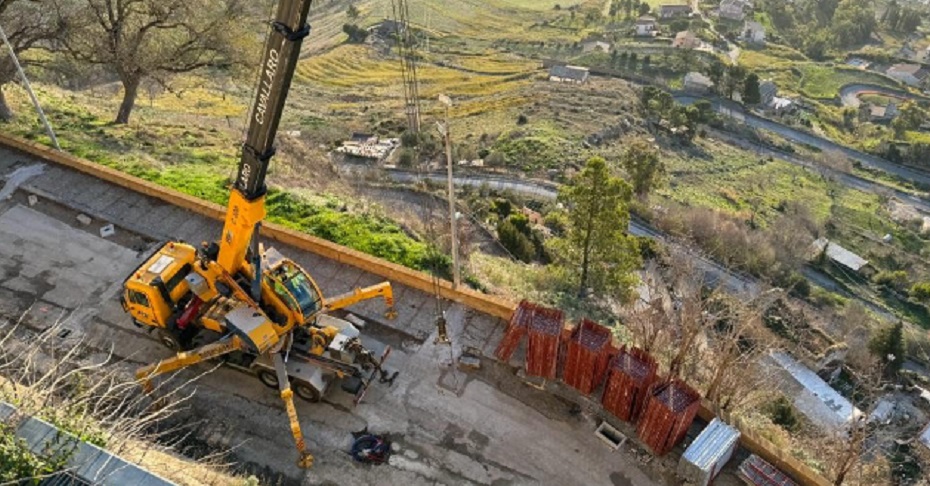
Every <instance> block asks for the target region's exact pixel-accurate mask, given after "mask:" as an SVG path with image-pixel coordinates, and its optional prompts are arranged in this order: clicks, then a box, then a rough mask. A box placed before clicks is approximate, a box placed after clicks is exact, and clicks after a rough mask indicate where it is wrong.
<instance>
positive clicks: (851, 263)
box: [813, 238, 869, 272]
mask: <svg viewBox="0 0 930 486" xmlns="http://www.w3.org/2000/svg"><path fill="white" fill-rule="evenodd" d="M813 246H814V248H815V249H816V250H817V251H818V252H820V251H824V249H826V251H827V258H829V259H830V260H833V261H835V262H837V263H839V264H841V265H843V266H844V267H846V268H848V269H850V270H853V271H855V272H858V271H859V270H861V269H862V267H864V266H866V265H868V264H869V261H868V260H866V259H864V258H862V257H860V256H859V255H856V254H855V253H853V252H851V251H849V250H847V249H846V248H843V247H842V246H840V245H837V244H836V243H833V242H832V241H830V240H828V239H826V238H819V239H817V240H816V241H814V243H813Z"/></svg>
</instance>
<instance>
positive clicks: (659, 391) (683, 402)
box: [636, 379, 701, 456]
mask: <svg viewBox="0 0 930 486" xmlns="http://www.w3.org/2000/svg"><path fill="white" fill-rule="evenodd" d="M700 406H701V395H700V394H699V393H698V392H696V391H695V390H694V389H693V388H691V387H690V386H688V385H687V384H686V383H685V382H683V381H681V380H678V379H675V380H672V381H666V382H660V383H654V384H653V385H652V386H650V387H649V393H648V394H647V397H646V406H645V408H644V410H643V415H642V417H640V420H639V425H638V426H637V427H636V432H637V434H638V435H639V438H640V439H641V440H642V441H643V442H644V443H645V444H646V445H647V446H649V448H650V449H652V452H653V453H655V454H656V455H657V456H661V455H664V454H666V453H668V452H669V451H670V450H672V448H674V447H675V446H676V445H678V443H679V442H681V440H682V439H684V438H685V434H686V433H687V432H688V428H689V427H691V422H693V421H694V417H695V416H696V415H697V412H698V409H699V408H700Z"/></svg>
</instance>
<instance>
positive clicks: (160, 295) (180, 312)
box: [121, 0, 396, 467]
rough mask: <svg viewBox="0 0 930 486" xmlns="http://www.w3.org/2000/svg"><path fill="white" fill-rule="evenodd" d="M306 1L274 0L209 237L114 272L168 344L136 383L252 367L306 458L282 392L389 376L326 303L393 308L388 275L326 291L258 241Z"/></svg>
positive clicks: (171, 246) (316, 391)
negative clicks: (124, 273)
mask: <svg viewBox="0 0 930 486" xmlns="http://www.w3.org/2000/svg"><path fill="white" fill-rule="evenodd" d="M311 3H312V0H281V1H280V2H279V3H278V6H277V14H276V17H275V21H274V22H273V23H272V28H271V32H270V33H269V36H268V39H267V41H266V44H265V48H264V55H263V58H262V64H261V66H260V71H261V78H260V81H259V85H258V89H257V93H256V97H255V101H254V103H253V105H252V109H251V111H250V113H249V126H248V131H247V134H246V138H245V143H244V144H243V146H242V157H241V159H240V162H239V167H238V173H237V176H236V179H235V180H234V182H233V184H232V185H233V187H232V190H231V191H230V197H229V205H228V208H227V211H226V219H225V224H224V226H223V230H222V233H221V235H220V239H219V242H218V243H210V244H204V245H202V247H201V248H199V249H198V248H195V247H194V246H192V245H189V244H186V243H183V242H169V243H166V244H165V245H164V246H162V247H161V248H160V249H159V250H158V251H157V252H155V254H154V255H152V256H151V257H150V258H149V259H148V260H147V261H146V262H145V263H143V264H142V265H141V266H139V268H138V269H137V270H135V271H134V272H133V273H132V274H131V275H130V276H129V278H127V279H126V281H125V283H124V291H123V294H122V296H121V302H122V305H123V308H124V309H125V310H126V311H127V312H128V313H129V314H130V315H131V316H132V319H133V322H134V323H135V324H136V325H138V326H140V327H143V328H148V329H149V330H151V331H153V332H154V333H155V334H157V336H158V339H159V340H160V341H161V342H162V343H163V344H164V345H165V346H167V347H168V348H170V349H171V350H173V351H177V355H176V356H174V357H171V358H167V359H164V360H162V361H160V362H158V363H155V364H152V365H149V366H145V367H143V368H140V369H139V370H138V371H137V373H136V377H137V379H139V380H140V381H141V382H142V383H143V385H144V387H145V388H146V389H148V390H151V383H150V381H151V380H152V379H153V378H154V377H156V376H158V375H161V374H164V373H168V372H171V371H175V370H179V369H181V368H184V367H187V366H191V365H193V364H196V363H199V362H202V361H205V360H208V359H211V358H218V357H222V358H223V359H224V360H225V362H226V363H227V364H230V365H233V366H237V367H239V368H243V369H246V370H248V371H251V372H253V373H255V374H256V375H258V378H259V379H260V380H261V381H262V382H263V383H264V384H265V385H267V386H269V387H273V388H275V389H277V390H278V392H279V394H280V396H281V399H282V400H283V401H284V405H285V407H286V409H287V414H288V418H289V419H290V428H291V432H292V434H293V436H294V440H295V442H296V444H297V449H298V451H299V453H300V459H299V461H298V463H299V465H300V466H301V467H309V466H310V465H311V464H312V463H313V456H312V455H311V454H310V453H309V452H308V451H307V450H306V446H305V443H304V439H303V435H302V433H301V431H300V423H299V421H298V418H297V412H296V408H295V406H294V402H293V395H294V394H297V395H298V396H299V397H301V398H304V399H306V400H309V401H318V400H320V397H321V396H322V395H323V393H324V392H325V391H326V390H327V388H328V386H329V385H330V384H331V383H333V382H334V381H336V380H340V381H341V385H342V389H343V390H345V391H348V392H350V393H352V394H354V395H355V401H356V403H357V402H358V401H359V400H361V398H362V397H363V396H364V395H365V392H366V391H367V390H368V387H369V385H370V384H371V383H372V380H373V379H374V377H375V376H378V377H379V381H382V382H388V383H393V379H394V377H396V372H395V373H394V374H393V375H392V374H391V372H389V371H387V370H386V369H384V367H383V363H384V359H385V358H386V357H387V355H388V354H389V353H390V348H388V349H386V350H385V351H384V352H383V353H382V354H381V356H380V357H376V356H375V353H374V352H373V351H372V350H370V349H368V348H367V347H366V346H365V345H363V344H362V341H361V333H360V331H359V330H358V329H357V328H356V327H355V326H353V325H352V324H351V323H349V322H346V321H343V320H340V319H337V318H335V317H332V316H330V315H328V314H327V313H328V312H330V311H333V310H336V309H341V308H344V307H347V306H350V305H352V304H355V303H358V302H361V301H364V300H367V299H372V298H376V297H382V298H384V301H385V303H386V304H387V307H388V313H387V314H388V317H393V316H394V315H395V312H394V296H393V292H392V289H391V284H390V283H388V282H383V283H379V284H376V285H373V286H370V287H367V288H363V289H361V288H357V289H355V290H353V291H351V292H349V293H347V294H345V295H341V296H338V297H335V298H332V299H327V298H324V297H323V294H322V292H321V291H320V288H319V287H318V286H317V283H316V282H315V281H314V280H313V278H312V277H311V276H310V274H308V273H307V272H306V271H305V270H304V269H303V268H301V267H300V266H299V265H297V263H295V262H294V261H292V260H290V259H288V258H287V257H285V256H284V255H283V254H282V253H280V252H279V251H278V250H275V249H274V248H265V247H264V246H263V245H261V244H259V241H258V236H259V232H260V229H261V222H262V220H263V219H264V217H265V195H266V193H267V187H266V185H265V176H266V174H267V172H268V166H269V163H270V161H271V158H272V157H273V156H274V154H275V149H274V139H275V134H276V132H277V130H278V124H279V122H280V120H281V114H282V111H283V109H284V105H285V101H286V99H287V93H288V90H289V88H290V84H291V79H292V78H293V75H294V70H295V68H296V64H297V61H298V57H299V54H300V46H301V43H302V40H303V39H304V38H305V37H306V36H307V35H309V33H310V26H309V25H308V24H307V16H308V12H309V9H310V4H311Z"/></svg>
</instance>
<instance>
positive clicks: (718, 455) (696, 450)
mask: <svg viewBox="0 0 930 486" xmlns="http://www.w3.org/2000/svg"><path fill="white" fill-rule="evenodd" d="M739 435H740V434H739V431H738V430H736V429H735V428H733V427H730V426H729V425H727V424H726V423H724V422H723V421H722V420H720V419H718V418H715V419H714V420H713V421H711V423H710V424H709V425H708V426H707V427H706V428H705V429H704V430H703V431H702V432H701V435H699V436H698V437H697V439H694V442H692V443H691V445H690V446H688V449H687V450H686V451H685V453H684V454H683V455H682V456H681V460H680V461H679V462H678V476H680V477H681V479H682V480H683V481H684V482H685V483H686V484H692V485H697V486H707V485H708V484H710V483H711V481H713V480H714V478H715V477H716V476H717V474H719V473H720V470H721V469H723V466H725V465H726V464H727V462H728V461H729V460H730V458H731V457H732V456H733V451H734V450H736V445H737V444H738V443H739Z"/></svg>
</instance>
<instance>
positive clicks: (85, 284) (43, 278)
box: [0, 205, 136, 309]
mask: <svg viewBox="0 0 930 486" xmlns="http://www.w3.org/2000/svg"><path fill="white" fill-rule="evenodd" d="M0 255H3V257H4V259H9V260H12V261H15V262H19V265H18V266H19V268H18V269H17V271H16V272H9V274H8V272H7V271H5V272H4V279H3V280H2V281H0V286H2V287H4V288H6V289H9V290H13V291H18V292H27V293H30V294H31V295H35V296H36V297H37V298H38V299H40V300H43V301H46V302H49V303H51V304H54V305H56V306H58V307H62V308H65V309H74V308H76V307H78V306H79V305H81V304H84V303H88V301H89V299H90V298H91V297H93V296H95V295H96V296H99V295H100V294H101V292H102V291H103V290H104V289H106V288H107V287H109V286H111V285H112V284H113V282H115V281H121V280H122V278H124V277H125V274H126V272H130V271H132V267H133V265H134V264H135V262H136V256H135V252H132V251H130V250H127V249H126V248H123V247H121V246H119V245H116V244H113V243H111V242H109V241H107V240H104V239H101V238H98V237H94V236H92V235H90V234H88V233H85V232H83V231H79V230H77V229H75V228H72V227H70V226H68V225H67V224H65V223H63V222H61V221H58V220H56V219H53V218H51V217H49V216H46V215H45V214H43V213H40V212H38V211H36V210H33V209H31V208H28V207H25V206H20V205H17V206H15V207H13V208H12V209H9V210H8V211H6V212H4V213H3V214H2V215H0Z"/></svg>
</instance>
